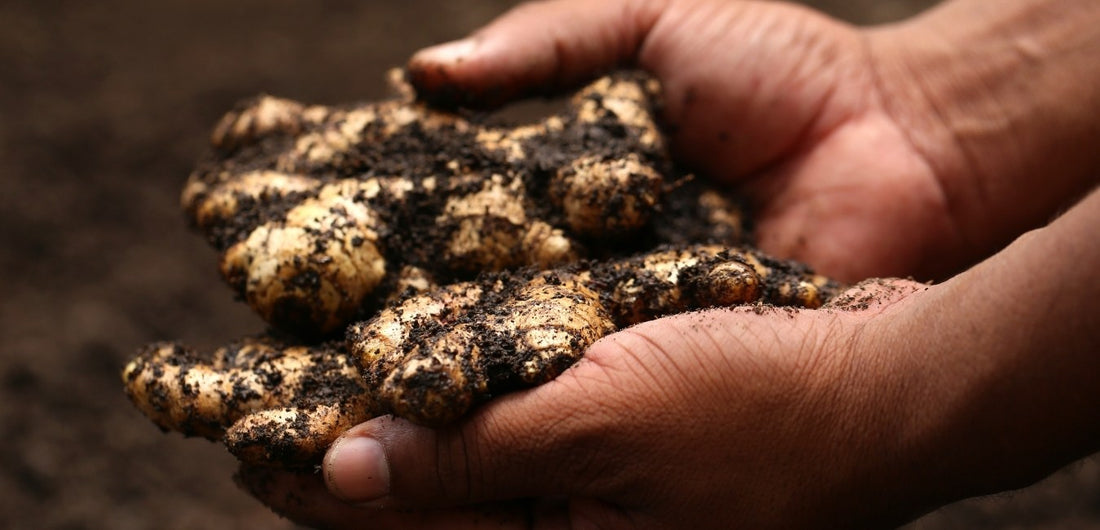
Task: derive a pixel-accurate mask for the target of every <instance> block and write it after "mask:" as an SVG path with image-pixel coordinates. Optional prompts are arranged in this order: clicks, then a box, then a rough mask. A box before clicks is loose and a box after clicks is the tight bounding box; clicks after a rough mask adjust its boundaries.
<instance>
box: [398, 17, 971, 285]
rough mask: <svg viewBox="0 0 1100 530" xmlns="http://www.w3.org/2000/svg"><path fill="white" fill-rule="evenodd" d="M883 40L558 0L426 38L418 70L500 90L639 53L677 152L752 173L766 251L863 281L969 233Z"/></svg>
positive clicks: (486, 92)
mask: <svg viewBox="0 0 1100 530" xmlns="http://www.w3.org/2000/svg"><path fill="white" fill-rule="evenodd" d="M873 42H874V41H873V40H872V39H871V37H870V36H869V35H867V34H865V33H864V32H862V31H860V30H858V29H857V28H854V27H852V26H848V25H846V24H843V23H840V22H838V21H836V20H833V19H830V18H827V17H825V16H824V15H821V14H819V13H817V12H814V11H811V10H809V9H805V8H801V7H797V6H794V5H787V4H782V3H761V2H729V1H722V0H702V1H681V2H642V1H610V2H599V3H592V2H583V1H573V2H570V1H560V2H550V3H534V4H527V5H523V6H520V7H519V8H518V9H515V10H513V11H512V12H511V13H509V14H507V15H505V16H503V17H501V18H500V19H498V20H497V21H495V22H494V23H492V24H491V25H489V26H488V27H486V28H484V29H482V30H481V31H479V32H477V33H475V34H474V35H473V37H471V40H465V41H460V42H459V43H457V44H449V45H444V46H443V47H440V48H434V49H429V50H426V51H424V52H421V53H419V54H417V55H416V56H414V57H413V59H412V60H411V61H410V63H409V72H410V77H411V79H412V81H413V83H414V84H415V85H416V86H417V87H418V89H419V90H420V92H421V93H423V94H425V95H427V96H428V97H431V96H435V97H436V99H438V98H439V97H444V98H446V97H451V98H453V97H456V96H457V95H459V94H461V96H462V98H463V100H462V101H463V102H466V103H497V102H500V101H502V100H504V99H508V98H511V97H514V96H515V95H517V94H522V93H525V92H528V91H530V90H531V89H533V88H536V87H540V88H539V89H545V87H560V86H562V85H569V84H574V83H577V82H580V81H581V80H583V79H584V78H585V77H588V76H591V75H592V74H593V73H594V72H598V71H601V70H605V69H608V68H610V67H613V66H614V65H617V64H620V63H622V62H637V64H638V66H640V67H642V68H645V69H647V70H650V71H651V72H653V73H654V74H655V75H656V76H657V77H658V78H659V79H660V81H661V82H662V85H663V87H664V89H665V93H666V106H665V109H664V118H665V119H666V121H667V122H669V125H670V130H671V131H672V132H673V141H674V147H675V149H676V154H677V156H678V157H679V158H680V159H681V160H682V161H684V162H686V163H687V164H689V165H691V166H695V167H698V168H700V169H702V170H703V171H704V172H705V173H706V174H707V175H710V176H714V177H716V178H721V179H725V180H728V181H730V182H735V183H737V184H740V185H741V188H742V193H744V194H747V195H748V196H749V197H750V198H751V199H752V200H753V203H754V209H755V222H756V227H757V235H758V239H759V241H758V243H759V245H760V246H761V247H762V248H763V249H764V250H766V251H769V252H771V253H773V254H778V255H781V256H784V257H793V258H797V259H800V260H803V261H806V262H809V263H811V264H813V265H814V266H815V267H817V268H818V270H819V271H821V272H823V273H825V274H829V275H832V276H834V277H838V278H840V279H843V280H849V281H854V280H858V279H861V278H865V277H868V276H876V275H878V276H881V275H901V276H904V275H908V274H913V273H915V272H917V273H922V274H925V275H927V274H929V273H930V270H931V269H930V267H928V266H926V265H928V264H929V263H928V258H929V256H931V255H938V256H940V257H941V258H942V255H943V252H944V250H945V249H954V248H955V247H956V246H957V245H958V243H959V240H958V234H956V233H955V228H954V227H953V226H952V224H951V217H950V215H949V212H948V209H947V203H946V201H945V199H944V197H943V194H942V190H941V188H940V183H939V180H938V176H937V175H936V173H935V172H934V171H933V166H931V165H930V164H929V163H928V161H927V160H925V158H924V156H923V155H922V153H920V152H918V151H917V149H916V148H915V147H914V145H913V144H912V143H911V140H910V135H911V134H914V133H913V132H912V131H907V130H904V129H903V128H902V127H901V126H900V125H899V124H898V123H897V122H896V121H895V120H894V118H893V117H892V116H891V115H890V113H889V112H888V111H887V108H886V107H885V105H884V104H883V103H884V102H883V98H884V97H885V95H884V94H883V93H882V92H881V90H880V88H879V85H878V84H877V82H876V78H875V77H876V73H875V61H876V60H877V59H876V57H874V56H873V54H872V53H871V50H870V48H869V46H870V45H871V44H872V43H873ZM487 99H488V101H487ZM899 234H904V237H899ZM853 255H855V256H859V259H852V256H853ZM952 258H954V260H953V261H954V264H955V265H957V264H958V261H959V258H958V257H955V256H952ZM940 263H942V262H940ZM937 272H942V271H937Z"/></svg>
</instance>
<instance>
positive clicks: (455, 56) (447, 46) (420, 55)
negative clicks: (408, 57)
mask: <svg viewBox="0 0 1100 530" xmlns="http://www.w3.org/2000/svg"><path fill="white" fill-rule="evenodd" d="M475 48H477V41H475V40H474V39H462V40H456V41H452V42H447V43H444V44H438V45H435V46H432V47H430V48H425V49H423V50H420V51H419V52H417V53H416V55H415V56H413V60H414V61H417V62H428V63H437V64H445V63H452V64H453V63H460V62H462V61H463V60H464V59H466V58H467V57H469V56H470V55H472V54H473V52H474V49H475Z"/></svg>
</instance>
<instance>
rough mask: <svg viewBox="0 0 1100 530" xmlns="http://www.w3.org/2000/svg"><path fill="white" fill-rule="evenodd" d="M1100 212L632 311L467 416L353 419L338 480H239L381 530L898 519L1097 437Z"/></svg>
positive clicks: (1005, 484) (1098, 204)
mask: <svg viewBox="0 0 1100 530" xmlns="http://www.w3.org/2000/svg"><path fill="white" fill-rule="evenodd" d="M1098 222H1100V191H1096V192H1094V193H1092V194H1091V195H1090V196H1089V197H1088V198H1086V199H1085V200H1084V201H1082V202H1081V203H1080V204H1078V205H1077V206H1075V207H1074V208H1073V209H1071V210H1070V211H1069V212H1068V213H1067V214H1065V215H1064V216H1062V217H1061V218H1059V219H1058V220H1057V221H1055V222H1054V223H1053V224H1051V225H1050V226H1049V227H1046V228H1044V229H1041V230H1037V231H1034V232H1032V233H1029V234H1028V235H1027V236H1026V237H1021V238H1019V239H1018V240H1017V241H1016V242H1015V243H1013V244H1012V245H1011V246H1009V247H1008V248H1007V249H1005V250H1004V251H1002V252H1001V253H999V254H997V255H996V256H994V257H992V258H990V259H989V260H986V261H985V262H983V263H981V264H979V265H978V266H976V267H974V268H973V269H971V270H968V271H967V272H965V273H963V274H960V275H959V276H957V277H955V278H952V279H951V280H950V281H948V282H945V283H943V284H940V285H936V286H932V287H925V286H923V285H919V284H913V283H910V282H902V281H885V280H884V281H881V282H880V283H869V284H864V285H861V286H857V287H854V288H853V289H852V290H850V291H849V292H847V293H845V294H842V295H840V296H839V297H838V299H837V300H838V301H837V302H835V304H834V306H833V307H832V308H831V309H829V310H824V311H809V310H803V311H798V310H786V309H771V310H759V309H756V308H739V309H730V310H712V311H708V312H704V313H694V314H686V315H679V316H674V317H669V318H664V319H660V320H655V321H652V322H649V323H646V324H642V325H638V326H635V327H633V328H630V329H629V330H625V331H623V332H620V333H618V334H615V335H612V336H609V337H607V338H605V339H604V340H602V341H599V342H597V343H596V344H595V345H593V346H592V347H591V348H590V349H589V351H588V354H587V355H586V357H585V358H584V359H582V360H581V361H580V362H579V363H578V364H577V365H576V366H574V367H573V368H571V369H569V370H567V371H566V372H565V373H563V374H562V375H561V376H559V377H558V378H557V379H555V380H554V381H552V382H550V383H547V384H545V385H543V386H540V387H537V388H534V389H531V390H528V391H525V392H521V393H517V394H513V395H509V396H504V397H501V398H499V399H497V400H494V401H491V402H489V403H488V404H486V405H485V406H483V407H482V408H481V409H478V410H477V411H475V413H474V414H473V415H472V416H470V417H469V418H468V419H466V420H465V421H463V422H462V423H461V424H459V425H456V426H453V427H450V428H447V429H442V430H432V429H427V428H422V427H416V426H413V425H410V424H408V423H405V422H402V421H398V420H393V419H391V418H388V417H383V418H377V419H374V420H371V421H369V422H366V423H364V424H362V425H359V426H357V427H355V428H353V429H352V430H351V431H349V432H348V433H347V434H346V435H345V436H344V437H343V438H341V439H340V441H338V442H337V443H336V444H334V446H333V447H332V448H330V450H329V452H328V454H327V456H326V458H325V462H324V465H323V471H324V477H323V478H324V481H322V477H321V476H318V475H310V474H307V475H293V474H288V473H280V472H273V471H259V470H245V472H244V473H242V476H241V478H242V482H243V483H244V484H245V486H246V487H247V488H248V489H249V491H250V492H251V493H252V494H253V495H255V496H256V497H258V498H259V499H260V500H262V501H263V502H265V503H266V504H268V505H269V506H271V507H272V508H273V509H275V510H276V511H278V512H279V513H282V514H284V515H286V516H287V517H290V518H291V519H293V520H295V521H299V522H303V523H306V524H312V525H318V526H324V527H332V528H358V527H360V526H361V525H362V524H365V523H370V524H371V525H372V526H373V527H375V528H380V529H385V528H481V527H493V528H576V527H600V528H662V527H663V528H683V527H710V528H731V527H732V528H736V527H746V528H760V527H776V528H797V527H816V528H820V527H826V528H848V527H856V526H864V525H866V526H875V527H888V526H889V525H892V524H898V523H901V522H903V521H905V520H907V519H909V518H911V517H912V516H914V515H916V514H919V513H921V511H923V510H926V509H928V508H931V507H934V506H938V505H941V504H943V503H946V502H948V501H952V500H956V499H961V498H965V497H967V496H972V495H978V494H985V493H991V492H995V491H1003V490H1006V489H1012V488H1018V487H1022V486H1025V485H1028V484H1030V483H1032V482H1034V481H1035V480H1038V479H1039V478H1041V477H1043V476H1045V475H1046V474H1049V473H1050V472H1052V471H1053V470H1055V469H1057V468H1059V467H1061V466H1064V465H1065V464H1067V463H1068V462H1070V461H1073V460H1075V459H1077V458H1081V457H1082V456H1084V455H1087V454H1089V453H1091V452H1093V451H1095V450H1097V449H1100V424H1098V423H1097V422H1096V421H1094V420H1095V418H1096V417H1097V415H1100V399H1097V397H1096V389H1097V388H1100V356H1097V355H1096V352H1097V351H1100V342H1098V340H1100V337H1098V336H1097V334H1096V333H1095V330H1096V329H1097V327H1098V326H1100V313H1097V312H1096V311H1095V310H1094V309H1095V301H1096V300H1097V299H1100V284H1098V283H1097V282H1096V281H1095V278H1094V277H1093V272H1092V271H1095V270H1096V267H1097V265H1098V264H1100V246H1097V245H1095V244H1094V241H1093V238H1092V237H1091V236H1092V235H1093V234H1094V232H1095V227H1096V226H1097V223H1098ZM326 486H327V490H326ZM329 490H331V491H332V492H335V493H336V496H334V495H333V494H331V493H329ZM345 501H346V502H345ZM362 502H372V503H374V504H373V506H372V507H357V506H355V505H354V504H353V503H362Z"/></svg>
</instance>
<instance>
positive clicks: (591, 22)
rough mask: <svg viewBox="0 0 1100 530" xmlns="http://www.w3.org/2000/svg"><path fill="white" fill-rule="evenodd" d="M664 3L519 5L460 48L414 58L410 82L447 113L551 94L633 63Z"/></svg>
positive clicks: (572, 0) (566, 0) (617, 0)
mask: <svg viewBox="0 0 1100 530" xmlns="http://www.w3.org/2000/svg"><path fill="white" fill-rule="evenodd" d="M665 4H666V2H665V1H663V0H659V1H651V0H608V1H602V2H588V1H586V0H556V1H546V2H533V3H528V4H523V5H520V6H518V7H516V8H514V9H512V10H511V11H509V12H508V13H505V14H504V15H502V16H501V17H499V18H498V19H496V20H494V21H493V22H492V23H491V24H489V25H488V26H486V27H484V28H482V29H481V30H479V31H477V32H476V33H474V34H473V35H471V36H470V37H467V38H465V39H462V40H458V41H454V42H450V43H446V44H441V45H438V46H434V47H431V48H427V49H425V50H422V51H420V52H419V53H417V54H415V55H414V56H413V57H412V59H410V61H409V64H408V67H407V68H408V75H409V80H410V82H412V84H413V86H414V87H416V89H417V93H418V94H419V95H420V97H422V98H424V99H426V100H428V101H430V102H432V103H434V104H437V105H444V106H454V105H462V106H474V107H484V106H496V105H500V104H503V103H505V102H507V101H510V100H512V99H515V98H517V97H520V96H523V95H527V94H530V93H533V92H539V93H546V94H549V93H553V92H557V91H559V90H560V89H562V88H565V87H568V86H571V85H574V84H577V83H580V82H582V81H584V80H586V79H588V78H592V77H595V76H596V75H598V74H599V73H601V72H603V71H606V70H608V69H610V68H612V67H614V66H616V65H618V64H621V63H628V62H632V61H633V59H634V57H635V55H637V52H638V49H639V47H640V46H641V44H642V42H643V41H644V39H645V36H646V35H647V34H648V33H649V30H650V28H652V26H653V24H654V23H655V22H656V20H657V18H658V17H659V16H660V14H661V12H662V11H663V9H664V6H665Z"/></svg>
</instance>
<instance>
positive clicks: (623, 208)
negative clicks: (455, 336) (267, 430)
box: [182, 74, 742, 337]
mask: <svg viewBox="0 0 1100 530" xmlns="http://www.w3.org/2000/svg"><path fill="white" fill-rule="evenodd" d="M402 92H403V93H404V96H403V97H400V98H397V99H392V100H387V101H381V102H376V103H367V104H361V105H354V106H341V107H326V106H319V105H312V106H311V105H305V104H301V103H298V102H295V101H291V100H286V99H279V98H273V97H269V96H264V97H260V98H258V99H255V100H253V101H251V102H249V103H247V104H246V105H244V106H241V107H239V108H238V109H237V110H235V111H233V112H230V113H229V114H228V115H226V116H225V118H223V119H222V121H221V123H219V125H218V126H217V128H216V129H215V131H214V133H213V135H212V137H211V143H212V150H211V153H210V154H209V155H208V156H207V158H206V159H205V160H204V161H203V162H202V163H201V164H200V166H199V168H198V169H197V170H196V171H195V172H194V173H193V174H192V175H191V178H190V180H189V182H188V184H187V186H186V188H185V189H184V191H183V195H182V203H183V207H184V209H185V211H186V212H187V214H188V215H189V217H190V218H191V219H192V221H193V223H194V225H195V226H196V227H197V228H199V229H200V230H201V231H203V232H204V233H205V234H206V235H207V237H208V239H209V240H210V241H211V243H212V244H213V245H214V246H215V248H217V249H218V250H219V251H220V252H221V263H220V270H221V272H222V275H223V276H224V277H225V278H226V280H227V281H228V283H229V284H230V285H231V286H232V287H233V288H234V289H235V290H236V291H237V293H238V294H239V295H240V296H241V298H243V299H244V300H246V301H247V302H248V303H249V305H250V306H251V307H252V308H253V309H254V310H255V311H256V312H257V313H259V314H260V316H261V317H262V318H263V319H264V320H266V321H267V322H269V323H270V324H272V325H273V326H275V327H276V328H279V329H281V330H284V331H287V332H290V333H292V334H295V335H297V336H301V337H319V336H324V335H327V334H330V333H332V332H334V331H339V330H340V329H342V327H343V326H344V325H346V324H347V323H348V322H350V321H352V320H354V319H356V318H361V317H363V316H365V315H367V314H369V313H368V312H367V311H365V310H364V306H365V305H366V306H370V305H371V302H372V301H377V300H381V299H384V298H385V297H386V296H388V295H389V294H390V292H389V289H390V287H391V286H392V283H393V281H392V276H393V275H394V274H395V273H396V271H399V270H401V269H402V268H403V267H406V266H414V267H419V268H422V269H425V270H427V271H428V272H429V273H430V274H431V275H432V276H434V277H436V278H437V279H439V280H441V281H446V282H450V281H456V280H462V279H471V278H473V277H474V276H475V275H476V274H478V273H480V272H482V271H485V270H504V269H510V268H516V267H522V266H534V267H537V268H541V269H545V268H549V267H552V266H556V265H561V264H564V263H570V262H573V261H576V260H577V259H579V258H582V257H603V256H601V255H600V254H599V252H600V250H601V249H603V248H604V247H606V246H607V244H606V242H614V241H619V242H621V241H634V242H637V243H638V244H637V245H635V246H634V247H632V248H630V249H627V250H628V251H629V252H637V251H641V250H644V249H646V248H653V247H654V246H656V245H657V244H659V243H689V242H699V238H696V239H695V240H691V239H686V238H685V237H684V235H683V234H681V233H677V232H676V231H675V230H670V229H668V227H671V226H683V225H685V224H690V223H685V222H683V220H677V219H676V218H674V216H675V215H682V214H683V212H684V211H685V210H684V208H682V207H681V206H682V204H681V205H677V206H676V207H673V205H672V204H670V202H669V201H672V200H678V201H680V202H681V203H683V202H684V201H685V199H684V197H680V198H679V199H677V198H675V195H676V193H677V191H678V190H679V189H680V188H681V187H683V184H684V179H682V178H681V176H678V175H676V174H675V173H674V171H673V168H672V165H671V162H670V161H669V159H668V155H667V152H666V149H665V146H664V142H663V139H662V136H661V134H660V132H659V130H658V128H657V125H656V123H655V120H654V117H653V105H654V101H655V100H656V99H657V96H658V94H657V92H658V87H657V85H656V83H655V82H654V81H652V80H650V79H647V78H644V77H641V76H640V75H638V74H617V75H614V76H609V77H605V78H602V79H600V80H598V81H596V82H594V83H592V84H591V85H589V86H588V87H586V88H584V89H582V90H581V91H579V92H578V93H577V94H576V95H575V96H574V97H573V99H572V100H571V101H570V104H569V107H568V109H567V110H566V111H564V112H563V113H561V114H560V115H556V116H551V117H549V118H546V119H545V120H543V121H541V122H539V123H536V124H531V125H523V126H518V127H504V126H499V125H492V124H489V123H486V121H485V120H484V119H483V118H467V117H464V116H461V115H458V114H453V113H448V112H444V111H440V110H434V109H430V108H428V107H426V106H425V105H424V104H422V103H418V102H416V101H414V100H413V98H412V96H411V92H409V91H408V90H404V91H402ZM687 187H688V188H690V189H691V191H685V192H683V193H686V194H688V196H689V197H688V199H687V200H688V201H689V202H690V201H695V203H694V204H693V205H690V207H689V208H688V210H690V211H691V213H688V214H687V215H688V216H689V217H690V216H694V217H695V218H698V220H699V221H700V222H698V223H694V224H695V225H704V226H709V227H710V228H708V229H706V230H704V232H706V233H705V234H704V233H701V232H700V233H699V234H695V235H697V236H698V235H701V236H704V238H705V239H706V240H707V241H709V242H716V243H724V244H737V243H741V242H742V233H741V232H742V231H741V224H740V223H741V221H740V214H739V212H738V211H737V209H736V208H735V207H734V206H733V205H732V203H730V202H729V201H728V200H726V199H724V198H722V197H721V196H720V194H718V193H717V192H715V191H713V190H702V189H701V188H702V187H701V185H699V184H698V183H694V184H691V185H689V186H687ZM708 222H709V223H710V224H709V225H708V224H707V223H708ZM697 231H698V230H697ZM625 254H626V253H623V252H620V253H619V255H625ZM375 305H377V304H375Z"/></svg>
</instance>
